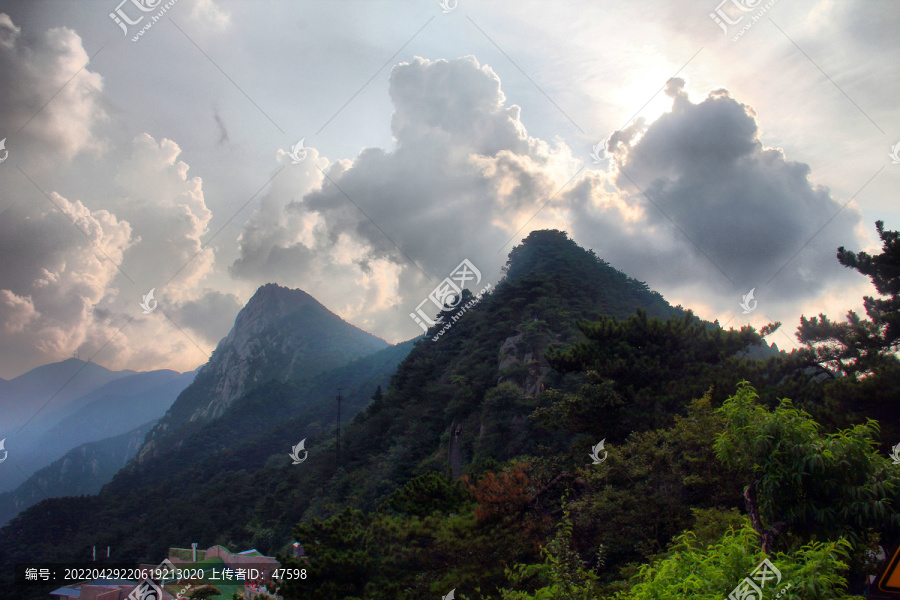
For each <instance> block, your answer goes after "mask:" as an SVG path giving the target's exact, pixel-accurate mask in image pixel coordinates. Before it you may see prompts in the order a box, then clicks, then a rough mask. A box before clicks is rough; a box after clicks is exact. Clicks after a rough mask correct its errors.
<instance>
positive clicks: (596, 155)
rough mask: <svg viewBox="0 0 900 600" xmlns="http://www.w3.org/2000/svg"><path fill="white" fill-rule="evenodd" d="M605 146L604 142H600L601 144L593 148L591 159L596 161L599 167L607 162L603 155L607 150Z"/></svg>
mask: <svg viewBox="0 0 900 600" xmlns="http://www.w3.org/2000/svg"><path fill="white" fill-rule="evenodd" d="M603 146H604V144H603V142H600V143H599V144H597V145H596V146H593V148H592V152H591V158H593V159H594V164H595V165H599V164H600V163H602V162H603V161H604V160H605V159H604V157H603V155H604V154H605V150H606V149H605V148H604V147H603Z"/></svg>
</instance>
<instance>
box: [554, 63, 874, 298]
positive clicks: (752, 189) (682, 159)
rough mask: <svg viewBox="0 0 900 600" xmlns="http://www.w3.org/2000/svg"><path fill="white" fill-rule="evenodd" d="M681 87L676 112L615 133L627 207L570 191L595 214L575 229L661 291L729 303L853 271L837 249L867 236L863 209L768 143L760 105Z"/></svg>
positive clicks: (616, 176)
mask: <svg viewBox="0 0 900 600" xmlns="http://www.w3.org/2000/svg"><path fill="white" fill-rule="evenodd" d="M683 87H684V81H682V80H680V79H673V80H671V81H669V84H668V86H667V88H666V94H667V95H669V96H670V97H671V98H672V110H671V111H670V112H668V113H665V114H664V115H662V116H661V117H660V118H659V119H657V120H656V121H654V122H653V123H651V124H647V123H644V122H643V121H640V120H639V121H638V122H636V123H635V124H634V125H633V126H631V127H630V128H627V129H625V130H622V131H617V132H614V133H613V134H612V135H611V136H610V138H609V141H608V144H607V152H608V153H609V154H610V155H611V156H612V158H613V161H614V163H615V164H614V167H613V169H612V172H611V180H612V182H613V183H614V184H615V194H616V195H618V196H619V198H620V200H619V201H618V203H614V204H610V203H609V202H606V203H605V204H604V201H603V200H602V198H603V194H602V193H600V192H599V191H598V189H597V187H596V186H587V187H586V186H584V185H582V186H580V189H579V188H578V187H576V189H574V190H572V191H571V192H569V194H570V197H571V199H572V200H573V201H575V202H577V203H578V205H579V208H578V210H579V211H580V212H581V213H582V214H583V215H584V216H585V217H586V218H585V219H583V220H581V219H579V220H577V223H578V226H577V227H576V228H575V233H576V236H577V237H579V238H580V239H583V240H585V241H588V240H591V241H596V242H597V245H596V246H594V248H595V249H597V250H598V251H600V252H601V255H603V256H605V257H607V258H609V259H611V260H613V262H615V263H617V264H618V265H619V266H620V267H621V268H624V269H625V270H627V271H629V272H631V273H634V274H639V275H640V277H642V278H644V279H647V280H650V281H652V282H653V283H654V285H655V286H657V287H661V288H666V289H669V290H675V289H679V288H690V287H695V286H702V288H703V289H704V293H705V294H708V293H709V292H710V291H713V290H715V292H717V293H719V294H723V295H727V294H729V292H731V295H730V296H728V300H727V302H730V304H731V305H733V304H734V303H733V302H732V301H731V300H732V299H733V296H734V294H735V293H737V291H738V290H743V292H742V293H746V291H747V290H749V289H750V288H753V287H755V288H757V290H758V291H757V294H756V295H757V297H760V291H761V290H762V289H763V288H765V290H766V292H765V293H766V294H768V298H769V299H770V300H771V301H772V302H778V303H785V302H790V301H795V300H797V299H799V298H803V297H806V298H808V297H811V296H813V295H815V294H817V293H819V292H821V291H822V290H823V289H825V287H826V286H828V285H833V284H834V283H835V282H836V281H840V280H842V279H843V278H845V277H846V276H847V272H846V270H845V269H841V267H840V265H839V264H838V263H837V261H836V260H835V259H834V249H835V248H837V247H838V246H840V245H848V246H851V247H852V246H854V245H858V244H860V243H861V242H860V241H859V239H858V237H857V235H856V233H855V231H854V228H855V227H857V226H858V225H859V223H860V213H859V211H858V210H856V209H855V208H854V207H853V206H848V207H846V208H843V209H842V205H843V204H844V203H845V202H846V201H839V200H838V199H836V198H834V197H833V196H832V195H831V193H830V192H829V190H828V189H827V188H825V187H822V186H819V185H816V184H814V183H813V182H811V181H810V180H809V173H810V168H809V166H808V165H806V164H804V163H801V162H796V161H791V160H789V159H788V158H787V157H786V156H785V155H784V153H783V152H782V151H781V150H780V149H778V148H769V147H766V146H765V145H764V144H763V143H762V142H761V141H760V140H759V138H758V127H757V123H756V119H755V117H756V115H755V114H754V111H753V110H752V108H751V107H749V106H747V105H745V104H741V103H739V102H738V101H736V100H735V99H733V98H731V97H730V95H729V94H728V92H727V91H726V90H716V91H713V92H711V93H710V94H709V95H708V97H707V98H706V99H704V100H703V101H701V102H699V103H696V104H695V103H692V102H691V101H690V99H689V98H688V96H687V94H686V93H685V92H684V89H683ZM613 205H614V206H616V209H615V210H610V209H608V208H604V207H609V206H613ZM626 206H627V207H629V208H630V210H631V214H632V215H634V214H639V215H640V216H639V218H638V220H637V221H636V222H635V221H631V222H630V223H629V222H628V219H627V218H626V215H627V210H626V209H625V207H626ZM600 231H602V235H598V233H599V232H600ZM807 244H808V245H807ZM798 252H799V253H798ZM654 256H655V257H656V259H655V260H654ZM769 280H771V282H770V283H768V284H767V282H769ZM713 304H715V302H713ZM770 306H771V304H770Z"/></svg>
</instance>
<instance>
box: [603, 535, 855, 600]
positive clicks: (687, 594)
mask: <svg viewBox="0 0 900 600" xmlns="http://www.w3.org/2000/svg"><path fill="white" fill-rule="evenodd" d="M848 546H849V544H848V543H847V542H845V541H843V540H838V541H833V542H810V543H809V544H806V545H804V546H803V547H801V548H800V549H798V550H797V551H796V552H793V553H790V554H786V553H779V554H776V555H774V556H771V557H767V555H766V554H765V552H763V551H762V550H761V549H760V548H759V545H758V544H757V534H756V531H755V530H754V529H753V528H752V527H751V526H750V525H749V524H748V523H746V521H745V522H744V524H743V526H742V527H740V528H738V529H734V528H732V529H730V530H729V531H728V532H726V533H725V534H724V535H723V536H722V538H721V539H720V540H719V541H718V542H717V543H715V544H710V545H707V544H704V543H700V542H699V541H698V539H697V537H696V536H695V535H694V533H693V532H691V531H686V532H685V533H684V534H682V535H680V536H679V537H678V538H676V540H675V543H674V544H673V545H672V547H671V548H670V549H669V551H668V552H667V553H666V556H665V557H664V558H662V559H661V560H658V561H656V562H655V563H653V564H648V565H644V566H643V567H641V569H640V571H639V573H638V575H637V576H635V578H634V580H633V581H634V585H633V586H632V588H631V589H630V590H628V591H626V592H622V593H620V594H618V595H617V596H616V598H617V600H722V599H723V598H727V597H728V594H729V593H730V592H731V591H732V590H734V589H735V587H737V585H738V584H739V583H740V582H741V581H743V580H744V578H746V577H749V576H750V575H751V573H753V571H755V570H756V569H757V567H758V566H759V565H760V563H762V561H763V560H764V559H766V558H769V560H770V561H771V562H772V564H773V565H774V566H775V568H776V569H778V571H779V572H780V573H781V581H780V582H778V584H777V586H776V588H775V589H778V590H779V591H780V590H781V589H784V588H785V587H788V586H789V588H788V590H787V591H786V592H785V593H784V594H783V595H781V596H780V598H782V599H787V600H800V599H803V600H840V599H842V598H850V596H848V595H847V593H846V591H845V588H846V584H847V581H846V579H845V578H844V577H843V575H842V572H843V571H844V570H846V568H847V563H846V560H847V556H848ZM774 583H775V582H774V581H769V582H768V583H767V584H766V587H764V588H763V591H764V592H767V591H768V589H769V587H768V586H772V584H774Z"/></svg>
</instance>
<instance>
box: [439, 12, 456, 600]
mask: <svg viewBox="0 0 900 600" xmlns="http://www.w3.org/2000/svg"><path fill="white" fill-rule="evenodd" d="M438 5H439V6H440V7H441V9H443V13H444V14H447V13H448V12H453V11H454V10H456V7H457V6H458V5H459V0H441V1H440V2H438ZM450 593H451V594H452V593H453V592H450ZM445 600H448V599H445Z"/></svg>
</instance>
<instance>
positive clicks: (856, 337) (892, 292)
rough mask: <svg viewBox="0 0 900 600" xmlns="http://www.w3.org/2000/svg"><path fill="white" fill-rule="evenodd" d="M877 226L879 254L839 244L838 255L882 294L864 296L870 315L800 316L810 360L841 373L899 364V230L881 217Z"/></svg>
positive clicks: (799, 335) (799, 334)
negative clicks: (888, 226)
mask: <svg viewBox="0 0 900 600" xmlns="http://www.w3.org/2000/svg"><path fill="white" fill-rule="evenodd" d="M875 228H876V229H877V230H878V236H879V237H880V238H881V242H882V252H881V254H876V255H870V254H868V253H866V252H857V253H855V254H854V253H853V252H850V251H849V250H846V249H845V248H844V247H843V246H841V247H840V248H838V251H837V259H838V261H839V262H840V263H841V264H842V265H844V266H845V267H849V268H851V269H854V270H856V271H859V272H860V273H861V274H863V275H866V276H867V277H869V278H870V279H871V280H872V283H873V284H874V285H875V289H876V290H877V291H878V293H879V294H880V295H881V296H886V298H874V297H872V296H865V297H864V298H863V306H864V307H865V309H866V314H867V315H868V317H869V318H868V319H863V318H861V317H860V316H859V315H857V314H856V313H855V312H854V311H852V310H851V311H849V312H848V313H847V321H846V322H844V323H838V322H834V321H831V320H830V319H829V318H828V317H827V316H825V315H824V314H820V315H819V316H818V317H812V318H810V319H806V318H805V317H801V318H800V327H799V328H798V331H797V338H798V339H799V340H800V341H801V342H802V343H804V344H805V345H806V355H807V360H809V362H810V363H814V364H818V365H820V366H823V367H826V368H829V369H832V370H834V371H838V372H840V373H843V374H845V375H850V376H857V375H868V374H871V373H875V372H878V371H880V370H884V369H893V368H896V367H897V365H898V361H897V356H896V352H897V350H898V349H900V232H897V231H885V229H884V222H883V221H876V222H875Z"/></svg>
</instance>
